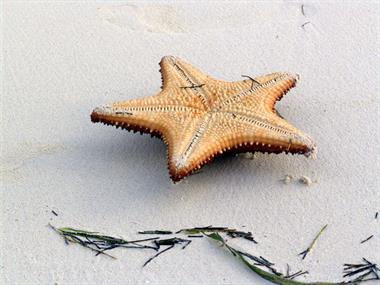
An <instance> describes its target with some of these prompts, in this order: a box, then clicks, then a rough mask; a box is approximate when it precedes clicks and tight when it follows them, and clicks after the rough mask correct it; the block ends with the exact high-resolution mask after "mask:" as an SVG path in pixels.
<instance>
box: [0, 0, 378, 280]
mask: <svg viewBox="0 0 380 285" xmlns="http://www.w3.org/2000/svg"><path fill="white" fill-rule="evenodd" d="M359 2H360V3H359ZM301 4H302V3H301V2H293V1H277V2H273V3H256V4H254V3H252V4H244V3H240V4H227V3H225V4H215V3H212V2H210V3H209V4H196V3H192V4H181V5H174V4H170V3H169V4H155V5H153V4H146V5H126V4H123V3H120V2H119V3H111V2H107V3H103V4H102V3H99V2H98V3H95V2H84V1H72V2H71V3H68V2H66V3H65V2H63V1H57V2H53V1H49V2H48V1H38V2H34V3H33V2H32V1H6V2H5V3H4V4H3V7H2V9H1V11H2V20H3V22H2V34H3V36H2V38H3V61H4V65H3V64H1V66H2V72H1V74H2V75H1V76H2V79H3V84H4V86H3V92H2V93H1V95H2V96H1V102H2V112H1V115H2V119H1V134H2V138H1V148H2V150H1V156H2V158H1V168H0V169H1V183H2V186H1V190H0V193H1V204H2V205H1V219H2V225H1V254H2V256H1V258H0V284H55V283H57V284H146V283H149V284H211V283H215V284H248V283H249V284H269V283H267V282H265V281H262V280H261V279H260V278H258V277H256V276H255V275H254V274H252V273H251V272H249V271H248V270H247V269H246V268H245V267H244V266H243V265H241V264H239V263H238V262H237V261H236V260H235V259H234V258H233V257H231V256H230V255H229V254H227V253H226V252H223V251H222V250H220V249H219V248H217V247H216V246H214V245H212V244H211V243H209V242H207V241H206V240H204V241H199V242H196V243H195V242H194V243H193V244H191V246H189V247H188V248H187V249H186V251H181V250H180V249H178V250H173V251H171V252H169V253H167V254H164V255H162V257H160V258H159V259H157V260H155V261H153V262H152V263H151V264H150V265H149V267H147V268H144V269H142V267H141V266H142V264H143V262H144V261H145V260H146V259H147V258H148V257H149V256H150V253H148V252H140V251H123V250H121V251H117V252H115V253H114V254H115V255H116V256H118V259H117V260H116V261H114V260H111V259H109V258H106V257H94V256H93V254H92V253H91V252H89V251H87V250H85V249H83V248H80V247H78V246H65V245H64V243H63V241H62V239H61V238H60V237H59V236H57V235H56V234H55V233H54V232H52V231H51V230H50V229H48V228H47V227H46V225H47V224H48V223H49V222H50V223H52V224H54V225H56V226H73V227H79V228H83V229H94V230H100V231H103V232H105V233H107V234H115V235H123V236H125V237H134V236H135V232H136V231H137V230H144V229H151V228H153V229H156V228H166V229H167V228H170V229H178V228H181V227H191V226H199V225H204V226H205V225H210V224H212V225H215V226H216V225H228V226H235V227H241V226H246V227H245V228H243V229H249V230H252V231H253V232H254V235H255V237H256V239H257V240H258V241H259V245H257V246H252V245H248V246H247V247H246V250H249V251H251V252H252V253H255V254H261V255H263V256H265V257H267V258H268V259H270V260H272V261H273V262H275V263H276V266H277V267H278V268H279V269H285V268H286V263H289V264H290V265H291V266H292V268H294V269H307V270H309V272H310V274H309V275H308V276H305V277H301V278H300V280H305V281H315V280H331V281H337V280H341V279H340V278H341V272H342V264H343V263H345V262H352V263H354V262H360V260H361V258H362V257H367V258H368V259H370V260H373V261H374V262H377V263H380V254H379V253H380V227H379V225H380V218H379V219H378V220H375V219H374V215H375V213H376V211H380V202H379V201H380V191H379V189H380V182H379V176H378V174H379V173H380V163H379V162H380V161H379V151H380V148H379V145H380V135H379V115H380V112H379V109H380V108H379V106H380V102H379V91H380V79H379V78H380V75H379V66H380V60H379V46H380V43H379V21H378V17H379V15H380V6H379V4H378V2H377V1H367V2H365V1H357V2H356V3H355V2H351V3H346V4H337V3H334V2H327V1H326V2H323V4H319V3H317V2H307V3H306V4H305V5H304V14H305V15H303V14H302V12H301ZM306 22H309V23H307V24H305V25H304V26H303V27H301V26H302V25H303V24H304V23H306ZM163 55H176V56H179V57H183V58H184V59H186V60H188V61H189V62H192V63H193V64H195V65H196V66H198V67H200V68H201V69H202V70H204V71H205V72H208V73H209V74H211V75H213V76H215V77H217V78H220V79H226V80H240V79H241V77H240V75H241V74H249V75H252V76H254V75H259V74H264V73H270V72H275V71H291V72H297V73H299V74H300V75H301V80H300V82H299V84H298V86H297V88H295V89H293V90H292V91H291V92H290V93H289V94H288V95H286V96H285V97H284V98H283V100H282V101H281V102H280V103H279V104H278V109H279V111H280V113H281V114H282V115H283V116H284V117H285V118H286V119H288V120H289V121H290V122H292V123H293V124H294V125H295V126H297V127H299V128H300V129H301V130H303V131H305V132H307V133H309V134H310V135H311V136H312V137H313V138H314V139H315V140H316V142H317V144H318V149H319V154H318V159H317V160H315V161H313V160H310V159H306V158H305V157H302V156H285V155H262V154H259V155H255V157H254V159H245V158H243V157H224V158H221V159H218V160H217V161H215V162H214V163H212V164H210V165H208V166H207V167H204V168H203V169H202V172H201V173H200V174H198V175H194V176H192V177H189V179H187V180H186V181H184V182H183V183H180V184H178V185H173V184H172V183H171V182H170V180H169V177H168V173H167V169H166V153H165V147H164V145H163V143H162V142H161V141H159V140H157V139H151V138H150V137H149V136H140V135H136V134H132V133H128V132H125V131H121V130H116V129H115V128H111V127H105V126H103V125H100V124H96V125H95V124H92V123H91V122H90V117H89V115H90V112H91V110H92V108H93V107H95V106H97V105H100V104H103V103H106V102H112V101H117V100H123V99H131V98H136V97H141V96H148V95H153V94H155V93H156V92H157V91H158V90H159V87H160V74H159V72H158V69H159V67H158V62H159V60H160V58H161V57H162V56H163ZM286 174H291V175H293V177H295V179H294V181H293V182H291V183H289V184H287V185H286V184H284V183H283V181H281V179H283V178H284V176H285V175H286ZM302 175H306V176H308V177H310V178H311V179H312V180H313V181H315V180H317V183H313V184H312V185H310V187H307V186H305V185H303V184H301V183H299V182H298V181H297V179H298V178H299V177H301V176H302ZM51 210H55V211H56V212H57V213H58V215H59V216H58V217H56V216H54V215H53V214H52V213H51ZM326 223H327V224H329V227H328V228H327V230H326V232H325V233H324V234H323V235H322V236H321V238H320V239H319V240H318V242H317V244H316V246H315V248H314V251H313V252H312V253H311V254H310V255H309V256H308V257H307V258H306V259H305V260H304V261H301V260H300V258H299V257H298V256H297V253H299V252H300V251H302V250H304V249H305V248H306V247H307V245H308V244H309V243H310V241H311V240H312V239H313V237H314V236H315V234H316V233H317V232H318V231H319V229H320V228H321V227H322V226H323V225H324V224H326ZM371 234H374V235H375V236H374V238H373V239H371V240H370V241H368V242H367V243H364V244H360V241H361V240H363V239H365V238H366V237H368V236H369V235H371ZM368 284H370V283H368ZM372 284H376V282H373V283H372ZM372 284H371V285H372Z"/></svg>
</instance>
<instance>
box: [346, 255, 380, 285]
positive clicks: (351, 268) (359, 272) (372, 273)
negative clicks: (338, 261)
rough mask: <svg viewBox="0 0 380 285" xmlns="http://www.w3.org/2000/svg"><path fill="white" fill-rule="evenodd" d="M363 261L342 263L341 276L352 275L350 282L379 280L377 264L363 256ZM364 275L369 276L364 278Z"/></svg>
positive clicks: (379, 270)
mask: <svg viewBox="0 0 380 285" xmlns="http://www.w3.org/2000/svg"><path fill="white" fill-rule="evenodd" d="M363 261H364V263H358V264H347V263H345V264H344V265H343V277H353V278H354V279H352V280H351V281H352V282H355V281H356V282H357V281H369V280H380V277H379V274H378V272H380V269H379V268H378V266H377V264H375V263H372V262H370V261H368V260H367V259H365V258H363ZM365 277H370V278H367V279H365Z"/></svg>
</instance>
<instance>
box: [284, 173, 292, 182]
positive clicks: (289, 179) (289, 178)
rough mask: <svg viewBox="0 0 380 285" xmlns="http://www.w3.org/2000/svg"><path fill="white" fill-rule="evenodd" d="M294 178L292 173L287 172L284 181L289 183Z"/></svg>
mask: <svg viewBox="0 0 380 285" xmlns="http://www.w3.org/2000/svg"><path fill="white" fill-rule="evenodd" d="M293 179H294V177H293V176H292V175H290V174H286V175H285V177H284V179H283V180H282V181H284V183H285V184H289V183H290V182H292V181H293Z"/></svg>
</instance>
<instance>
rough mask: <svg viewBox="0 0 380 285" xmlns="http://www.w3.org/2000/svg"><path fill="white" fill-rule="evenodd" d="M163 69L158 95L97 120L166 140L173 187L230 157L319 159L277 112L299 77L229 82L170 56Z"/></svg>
mask: <svg viewBox="0 0 380 285" xmlns="http://www.w3.org/2000/svg"><path fill="white" fill-rule="evenodd" d="M160 66H161V70H160V71H161V74H162V90H161V91H160V92H159V93H158V94H157V95H155V96H151V97H145V98H141V99H134V100H129V101H123V102H116V103H112V104H108V105H104V106H101V107H98V108H95V109H94V110H93V112H92V114H91V120H92V122H102V123H104V124H107V125H114V126H116V127H121V128H123V129H127V130H129V131H140V132H141V133H150V134H151V135H153V136H158V137H160V138H162V139H163V141H164V142H165V143H166V144H167V146H168V168H169V173H170V176H171V178H172V179H173V181H179V180H181V179H182V178H184V177H185V176H187V175H189V174H191V173H192V172H194V171H196V170H198V169H199V168H201V167H202V165H204V164H206V163H207V162H209V161H210V160H212V159H213V158H214V157H215V156H217V155H220V154H223V153H225V152H236V153H237V152H247V151H251V152H255V151H259V152H270V153H281V152H285V153H292V154H296V153H297V154H304V155H306V156H310V155H313V156H315V154H316V145H315V143H314V142H313V140H312V139H311V138H310V137H309V136H308V135H306V134H305V133H303V132H302V131H300V130H298V129H297V128H295V127H293V126H292V125H291V124H289V123H288V122H287V121H285V120H284V119H283V118H282V117H280V116H279V115H278V113H277V112H276V110H275V103H276V102H277V101H278V100H280V99H281V98H282V96H283V95H284V94H286V92H288V91H289V90H290V89H291V88H292V87H294V86H295V84H296V82H297V80H298V75H296V74H292V73H288V72H278V73H272V74H269V75H265V76H259V77H256V78H251V77H249V76H246V77H248V79H245V80H242V81H237V82H224V81H220V80H216V79H214V78H212V77H210V76H208V75H206V74H205V73H203V72H201V71H200V70H198V69H196V68H195V67H193V66H192V65H190V64H188V63H186V62H185V61H183V60H181V59H179V58H176V57H173V56H165V57H164V58H163V59H162V60H161V62H160Z"/></svg>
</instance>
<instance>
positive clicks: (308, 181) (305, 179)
mask: <svg viewBox="0 0 380 285" xmlns="http://www.w3.org/2000/svg"><path fill="white" fill-rule="evenodd" d="M298 181H299V182H300V183H302V184H305V185H307V186H310V185H311V184H312V183H313V181H311V179H310V178H309V177H307V176H305V175H303V176H301V177H300V179H299V180H298Z"/></svg>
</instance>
